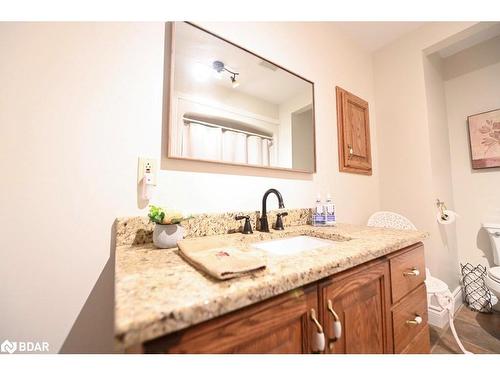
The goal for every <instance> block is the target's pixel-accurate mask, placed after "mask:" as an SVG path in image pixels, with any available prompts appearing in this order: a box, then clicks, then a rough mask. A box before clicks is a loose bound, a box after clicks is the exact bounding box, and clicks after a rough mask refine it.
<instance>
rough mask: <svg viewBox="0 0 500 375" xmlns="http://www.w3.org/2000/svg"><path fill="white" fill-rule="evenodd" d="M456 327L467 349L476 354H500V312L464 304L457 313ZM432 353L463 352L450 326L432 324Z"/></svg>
mask: <svg viewBox="0 0 500 375" xmlns="http://www.w3.org/2000/svg"><path fill="white" fill-rule="evenodd" d="M454 322H455V329H456V330H457V333H458V336H459V338H460V340H461V341H462V344H463V345H464V347H465V349H467V350H469V351H470V352H472V353H476V354H493V353H495V354H500V313H492V314H483V313H478V312H474V311H472V310H470V309H469V308H467V307H466V306H462V307H461V308H460V309H459V310H458V312H457V314H456V315H455V319H454ZM430 331H431V353H432V354H453V353H461V351H460V348H459V347H458V345H457V343H456V341H455V339H454V337H453V334H452V333H451V329H450V327H449V326H446V327H444V328H443V329H439V328H436V327H433V326H431V329H430Z"/></svg>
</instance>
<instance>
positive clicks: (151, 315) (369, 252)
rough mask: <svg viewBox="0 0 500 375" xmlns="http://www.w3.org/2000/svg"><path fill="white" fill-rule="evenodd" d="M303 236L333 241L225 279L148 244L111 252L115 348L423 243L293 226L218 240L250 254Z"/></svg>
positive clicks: (372, 232)
mask: <svg viewBox="0 0 500 375" xmlns="http://www.w3.org/2000/svg"><path fill="white" fill-rule="evenodd" d="M304 234H305V235H310V236H316V237H320V238H324V239H330V240H333V241H334V243H332V246H328V247H324V248H320V249H316V250H311V251H308V252H302V253H299V254H296V255H293V256H285V257H276V256H268V257H267V261H268V262H267V268H266V269H265V270H263V271H259V272H256V273H254V274H250V275H248V276H244V277H241V278H237V279H231V280H227V281H217V280H215V279H212V278H210V277H209V276H206V275H204V274H203V273H201V272H199V271H197V270H196V269H194V268H193V267H192V266H190V265H189V264H187V263H186V262H185V261H184V260H183V259H182V258H181V257H180V256H179V254H178V249H169V250H159V249H156V248H154V246H153V245H152V244H145V245H139V246H138V245H135V246H130V245H126V246H119V247H117V251H116V276H115V277H116V292H115V299H116V306H115V345H116V350H117V351H118V352H120V351H123V350H124V348H126V347H129V346H132V345H135V344H138V343H141V342H144V341H147V340H151V339H153V338H156V337H159V336H161V335H164V334H167V333H170V332H174V331H177V330H180V329H183V328H186V327H189V326H191V325H194V324H197V323H200V322H203V321H206V320H209V319H211V318H214V317H217V316H220V315H222V314H225V313H228V312H230V311H234V310H236V309H239V308H242V307H244V306H248V305H250V304H253V303H256V302H259V301H262V300H264V299H267V298H270V297H273V296H276V295H278V294H281V293H284V292H286V291H289V290H292V289H294V288H297V287H300V286H303V285H305V284H308V283H311V282H314V281H317V280H319V279H322V278H324V277H327V276H329V275H332V274H335V273H337V272H340V271H343V270H346V269H348V268H351V267H354V266H356V265H359V264H361V263H364V262H367V261H369V260H372V259H375V258H378V257H380V256H383V255H385V254H388V253H391V252H393V251H396V250H399V249H402V248H404V247H407V246H410V245H412V244H414V243H417V242H419V241H421V240H423V239H424V238H426V237H427V234H426V233H424V232H418V231H402V230H392V229H381V228H369V227H363V226H355V225H349V224H338V225H337V227H335V228H315V227H312V226H309V225H299V226H292V227H288V228H286V229H285V231H281V232H277V231H272V232H271V233H265V234H264V233H260V232H255V233H254V234H253V235H242V234H239V233H235V234H226V235H221V236H220V237H223V238H224V240H227V241H229V242H230V243H231V244H234V245H235V246H238V247H240V248H242V249H247V250H249V249H250V245H251V243H253V242H258V241H262V240H269V239H274V238H281V237H288V236H296V235H304Z"/></svg>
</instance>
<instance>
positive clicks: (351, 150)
mask: <svg viewBox="0 0 500 375" xmlns="http://www.w3.org/2000/svg"><path fill="white" fill-rule="evenodd" d="M347 148H348V149H349V159H350V158H352V155H353V154H354V150H353V148H352V146H351V145H347Z"/></svg>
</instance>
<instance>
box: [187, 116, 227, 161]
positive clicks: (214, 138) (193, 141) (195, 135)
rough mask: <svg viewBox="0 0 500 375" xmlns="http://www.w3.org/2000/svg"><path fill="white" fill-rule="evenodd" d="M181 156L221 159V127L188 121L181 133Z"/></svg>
mask: <svg viewBox="0 0 500 375" xmlns="http://www.w3.org/2000/svg"><path fill="white" fill-rule="evenodd" d="M182 136H183V139H182V156H185V157H189V158H194V159H208V160H222V129H221V128H213V127H210V126H205V125H201V124H197V123H195V122H191V123H188V124H186V125H185V126H184V129H183V133H182Z"/></svg>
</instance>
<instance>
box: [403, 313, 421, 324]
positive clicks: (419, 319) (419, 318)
mask: <svg viewBox="0 0 500 375" xmlns="http://www.w3.org/2000/svg"><path fill="white" fill-rule="evenodd" d="M422 322H423V319H422V317H421V316H420V315H415V319H413V320H407V321H406V324H413V325H417V326H418V325H419V324H422Z"/></svg>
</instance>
